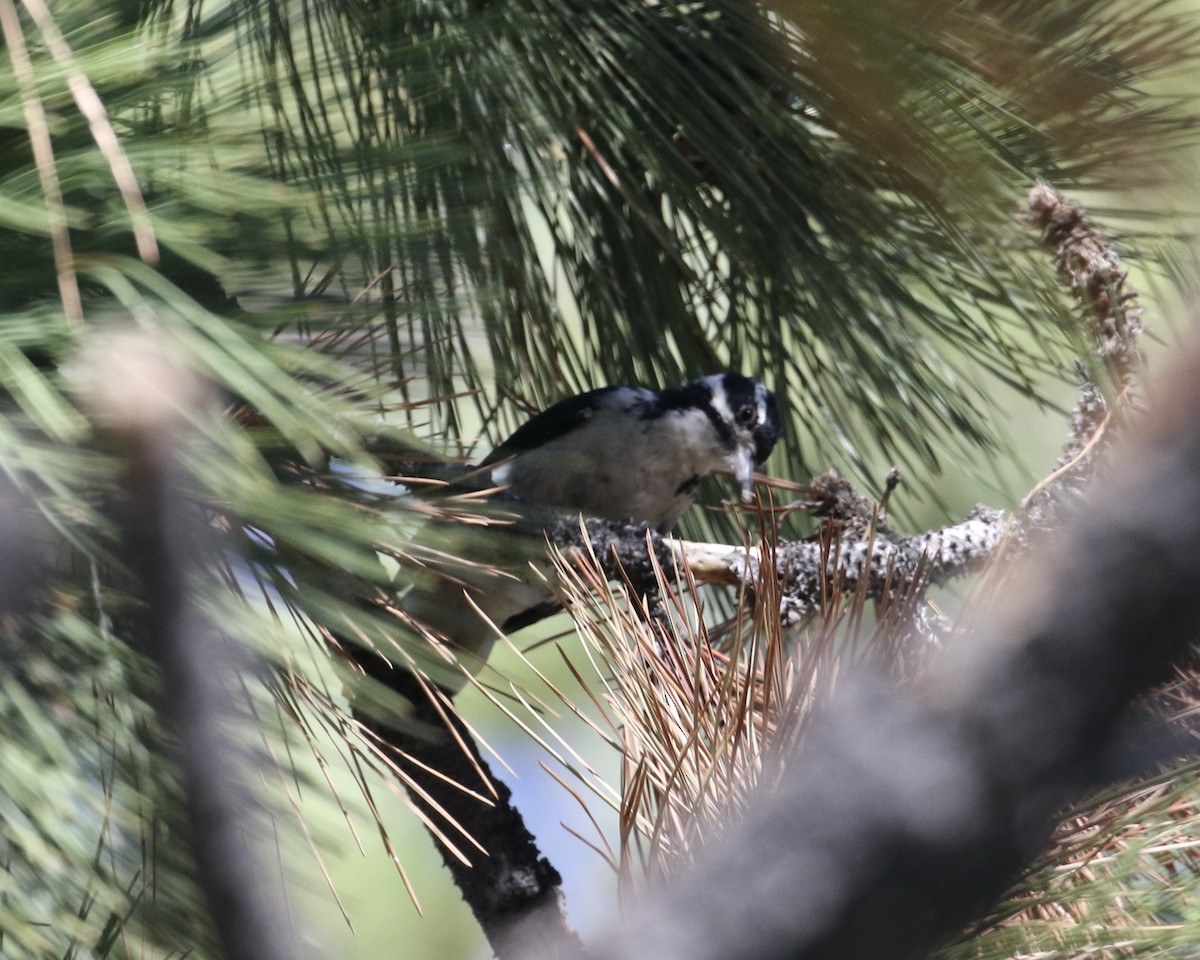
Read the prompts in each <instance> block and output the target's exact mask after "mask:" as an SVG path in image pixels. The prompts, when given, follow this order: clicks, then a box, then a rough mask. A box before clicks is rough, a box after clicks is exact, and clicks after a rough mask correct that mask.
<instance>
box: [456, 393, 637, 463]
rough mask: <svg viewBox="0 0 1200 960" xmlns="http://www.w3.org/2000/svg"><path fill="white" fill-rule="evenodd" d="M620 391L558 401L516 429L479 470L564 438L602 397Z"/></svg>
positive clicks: (590, 394)
mask: <svg viewBox="0 0 1200 960" xmlns="http://www.w3.org/2000/svg"><path fill="white" fill-rule="evenodd" d="M620 389H621V388H620V387H601V388H600V389H599V390H589V391H588V392H587V393H580V394H577V395H576V396H573V397H567V398H566V399H565V400H559V401H558V403H556V404H554V405H553V406H550V407H547V408H546V409H545V410H543V411H542V412H541V413H538V414H535V415H534V416H533V417H532V418H531V419H530V420H529V421H528V422H526V423H524V424H522V425H521V426H520V427H518V428H517V431H516V432H515V433H514V434H513V435H512V436H511V437H509V438H508V439H507V440H505V441H504V442H503V443H502V444H500V446H498V447H497V448H496V449H495V450H493V451H492V452H491V453H489V454H488V455H487V456H486V457H485V458H484V459H483V462H482V463H481V464H480V466H487V465H488V464H489V463H497V462H498V461H500V460H507V459H508V458H509V457H514V456H516V455H517V454H518V453H525V452H526V451H528V450H536V449H537V448H538V447H540V446H543V445H545V444H547V443H549V442H550V441H551V440H557V439H558V438H559V437H563V436H566V435H567V434H568V433H570V432H571V431H572V430H574V429H575V428H576V427H577V426H579V425H580V424H581V423H585V422H587V421H588V420H589V419H591V417H592V416H593V415H594V414H595V413H596V411H597V410H599V409H600V402H599V401H600V399H601V398H602V397H604V396H606V395H608V394H610V393H613V392H615V391H617V390H620Z"/></svg>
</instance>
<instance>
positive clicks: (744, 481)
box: [725, 444, 754, 503]
mask: <svg viewBox="0 0 1200 960" xmlns="http://www.w3.org/2000/svg"><path fill="white" fill-rule="evenodd" d="M725 462H726V463H728V464H729V470H730V472H732V473H733V476H734V479H736V480H737V482H738V486H739V487H741V488H742V503H749V502H750V501H751V500H753V499H754V448H753V447H746V446H743V445H742V444H738V445H737V446H736V447H735V448H734V450H733V452H732V453H730V454H729V455H728V457H726V459H725Z"/></svg>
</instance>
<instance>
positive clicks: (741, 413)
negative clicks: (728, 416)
mask: <svg viewBox="0 0 1200 960" xmlns="http://www.w3.org/2000/svg"><path fill="white" fill-rule="evenodd" d="M733 418H734V419H735V420H736V421H737V422H738V426H741V427H748V426H750V425H751V424H752V423H754V422H755V421H756V420H758V407H757V406H755V405H754V404H746V406H744V407H739V408H738V411H737V413H735V414H734V415H733Z"/></svg>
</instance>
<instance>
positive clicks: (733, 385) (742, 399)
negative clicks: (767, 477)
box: [659, 373, 783, 501]
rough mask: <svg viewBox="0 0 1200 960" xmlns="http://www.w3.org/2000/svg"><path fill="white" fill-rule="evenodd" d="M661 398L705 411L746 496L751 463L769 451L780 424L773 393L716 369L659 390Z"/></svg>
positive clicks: (663, 403) (763, 458) (683, 409)
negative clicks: (712, 372)
mask: <svg viewBox="0 0 1200 960" xmlns="http://www.w3.org/2000/svg"><path fill="white" fill-rule="evenodd" d="M659 398H660V399H659V403H660V405H661V406H662V407H663V409H664V410H665V411H668V412H669V411H670V410H671V409H672V408H674V409H677V410H679V411H681V412H683V413H686V412H687V411H688V410H689V409H691V408H695V409H698V410H700V411H702V412H703V413H704V416H705V418H706V419H707V420H708V426H709V427H710V428H711V430H712V436H713V437H715V439H716V446H717V449H718V450H719V451H720V454H721V456H722V458H723V459H724V461H725V465H726V466H727V467H728V468H729V472H730V473H732V474H733V476H734V478H735V479H736V480H737V482H738V486H739V488H740V489H741V494H742V499H743V500H747V501H748V500H750V498H751V496H752V495H753V490H754V467H755V466H756V465H757V464H761V463H764V462H765V461H766V459H767V457H768V456H770V454H771V451H772V450H774V449H775V444H776V442H777V441H778V440H779V434H780V432H781V430H782V428H783V424H782V421H781V419H780V416H779V406H778V404H776V402H775V396H774V394H772V393H771V391H770V390H768V389H767V388H766V387H764V386H763V385H762V384H761V383H759V382H758V381H757V380H752V379H750V378H749V377H743V376H742V375H741V374H737V373H717V374H713V375H712V376H709V377H702V378H701V379H699V380H693V381H692V382H691V383H685V384H683V386H680V387H674V388H671V389H668V390H663V391H662V392H661V393H660V394H659ZM701 432H702V431H701Z"/></svg>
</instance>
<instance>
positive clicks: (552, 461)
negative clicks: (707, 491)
mask: <svg viewBox="0 0 1200 960" xmlns="http://www.w3.org/2000/svg"><path fill="white" fill-rule="evenodd" d="M780 430H781V420H780V416H779V409H778V407H777V405H776V403H775V398H774V396H772V394H771V392H770V391H769V390H768V389H767V388H766V387H764V386H763V385H762V384H761V383H759V382H758V381H757V380H752V379H750V378H749V377H743V376H741V375H739V374H736V373H721V374H714V375H712V376H708V377H702V378H700V379H699V380H692V381H690V382H688V383H685V384H682V385H680V386H678V387H670V388H668V389H665V390H649V389H646V388H643V387H604V388H602V389H600V390H592V391H589V392H588V393H583V394H580V395H578V396H575V397H568V398H567V399H565V400H561V401H559V402H558V403H556V404H554V405H553V406H552V407H549V408H548V409H546V410H544V411H543V412H542V413H539V414H538V415H537V416H535V417H534V418H533V419H531V420H530V421H529V422H528V423H526V424H525V425H524V426H522V427H521V428H520V429H519V430H517V431H516V433H514V434H513V435H512V436H511V437H510V438H509V439H508V440H506V441H505V442H504V443H503V444H501V445H500V446H499V447H498V448H497V449H496V450H495V451H493V452H492V454H491V455H490V456H489V457H488V458H487V459H486V460H485V461H484V464H485V465H486V464H495V465H496V466H495V467H494V468H493V469H492V472H491V476H492V480H493V481H494V482H495V483H497V484H500V485H507V486H508V487H509V489H510V492H511V495H512V496H514V497H516V498H518V499H520V500H524V501H526V502H528V503H537V504H541V505H545V506H553V507H562V508H567V509H573V510H579V511H580V512H581V513H585V514H589V515H593V516H598V517H606V518H609V519H613V520H633V521H635V522H639V523H647V524H650V525H651V526H655V527H658V528H659V529H664V530H665V529H667V528H668V527H670V526H671V525H672V524H674V522H675V520H676V519H677V518H678V517H679V515H680V514H681V513H682V512H683V511H684V510H686V509H687V507H688V506H689V505H690V504H691V502H692V499H693V492H694V490H695V488H696V485H697V484H698V483H699V482H700V480H701V479H703V478H704V477H706V476H708V475H709V474H712V473H717V472H720V471H722V470H724V469H728V470H729V472H730V473H732V474H733V476H734V478H735V479H736V480H737V482H738V486H739V488H740V490H741V494H742V498H743V499H744V500H748V499H750V497H751V495H752V492H753V484H754V467H755V465H756V464H760V463H762V462H763V461H764V460H766V459H767V456H768V455H769V454H770V453H771V450H772V449H773V448H774V446H775V443H776V441H777V440H778V439H779V434H780Z"/></svg>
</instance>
